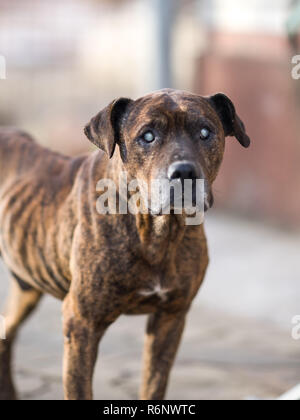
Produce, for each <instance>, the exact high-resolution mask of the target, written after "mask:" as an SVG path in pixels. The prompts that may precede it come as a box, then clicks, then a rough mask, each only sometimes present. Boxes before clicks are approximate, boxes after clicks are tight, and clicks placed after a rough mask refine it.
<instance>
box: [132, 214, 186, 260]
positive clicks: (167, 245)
mask: <svg viewBox="0 0 300 420" xmlns="http://www.w3.org/2000/svg"><path fill="white" fill-rule="evenodd" d="M136 227H137V232H138V235H139V238H140V242H141V246H142V251H143V254H144V256H145V258H146V259H147V260H149V261H151V263H152V264H159V263H160V262H162V261H164V260H166V259H170V258H172V257H175V251H176V249H177V246H178V245H179V244H180V243H181V240H182V239H183V237H184V234H185V220H184V217H183V216H182V215H163V216H152V215H150V214H138V215H137V216H136Z"/></svg>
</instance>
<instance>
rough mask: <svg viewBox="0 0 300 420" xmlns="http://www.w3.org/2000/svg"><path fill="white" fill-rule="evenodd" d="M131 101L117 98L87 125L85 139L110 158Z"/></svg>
mask: <svg viewBox="0 0 300 420" xmlns="http://www.w3.org/2000/svg"><path fill="white" fill-rule="evenodd" d="M131 102H133V101H132V99H128V98H119V99H116V100H115V101H113V102H112V103H111V104H109V105H108V106H107V107H106V108H104V109H103V110H102V111H100V112H99V113H98V114H97V115H96V116H95V117H94V118H92V119H91V121H90V122H89V124H87V125H86V126H85V129H84V133H85V135H86V136H87V138H88V139H89V140H90V141H91V142H92V143H94V144H95V145H96V146H97V147H99V148H100V149H101V150H103V151H104V152H106V153H107V154H108V156H109V157H110V158H111V157H112V156H113V154H114V151H115V148H116V144H117V143H118V142H119V140H120V129H121V122H122V118H123V117H124V115H125V113H126V110H127V107H128V105H129V104H130V103H131Z"/></svg>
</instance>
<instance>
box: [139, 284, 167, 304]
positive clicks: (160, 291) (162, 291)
mask: <svg viewBox="0 0 300 420" xmlns="http://www.w3.org/2000/svg"><path fill="white" fill-rule="evenodd" d="M170 291H171V289H167V288H163V287H161V285H160V284H159V283H158V284H156V285H155V286H154V288H153V289H149V290H141V291H140V292H139V295H141V296H145V297H150V296H155V295H156V296H157V297H159V298H160V299H161V300H162V301H166V300H167V296H166V294H167V293H169V292H170Z"/></svg>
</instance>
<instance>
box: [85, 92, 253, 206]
mask: <svg viewBox="0 0 300 420" xmlns="http://www.w3.org/2000/svg"><path fill="white" fill-rule="evenodd" d="M85 134H86V135H87V137H88V138H89V140H90V141H92V142H93V143H94V144H95V145H96V146H98V147H99V148H100V149H102V150H104V151H105V152H106V153H107V154H108V156H109V157H110V158H111V157H112V156H113V154H114V152H115V149H116V146H118V147H119V150H120V156H121V159H122V161H123V163H124V166H125V169H126V171H127V173H128V174H129V176H130V177H131V178H134V179H139V180H142V181H143V182H144V183H146V185H147V186H148V188H149V190H150V188H151V183H152V182H153V180H162V179H163V180H170V181H179V182H180V183H182V184H184V180H186V179H191V180H192V181H194V180H196V179H203V180H204V186H205V205H206V207H210V206H211V205H212V203H213V195H212V184H213V182H214V180H215V178H216V176H217V173H218V170H219V167H220V164H221V162H222V158H223V153H224V145H225V137H227V136H234V137H235V138H236V139H237V140H238V141H239V143H240V144H241V145H242V146H243V147H248V146H249V145H250V139H249V137H248V136H247V134H246V132H245V127H244V124H243V122H242V121H241V120H240V118H239V117H238V115H237V113H236V110H235V107H234V105H233V103H232V102H231V100H230V99H229V98H228V97H227V96H226V95H224V94H222V93H218V94H216V95H214V96H211V97H202V96H199V95H194V94H191V93H188V92H183V91H176V90H170V89H167V90H162V91H158V92H154V93H152V94H150V95H147V96H144V97H142V98H140V99H138V100H135V101H134V100H131V99H126V98H120V99H117V100H115V101H114V102H112V103H111V104H110V105H109V106H108V107H106V108H105V109H104V110H102V111H101V112H100V113H98V114H97V115H96V116H95V117H94V118H93V119H92V120H91V122H90V123H89V124H88V125H87V126H86V127H85ZM162 207H163V203H162Z"/></svg>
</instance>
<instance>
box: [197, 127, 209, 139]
mask: <svg viewBox="0 0 300 420" xmlns="http://www.w3.org/2000/svg"><path fill="white" fill-rule="evenodd" d="M210 135H211V131H210V129H209V128H206V127H205V128H202V130H201V131H200V138H201V140H208V139H209V137H210Z"/></svg>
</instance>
